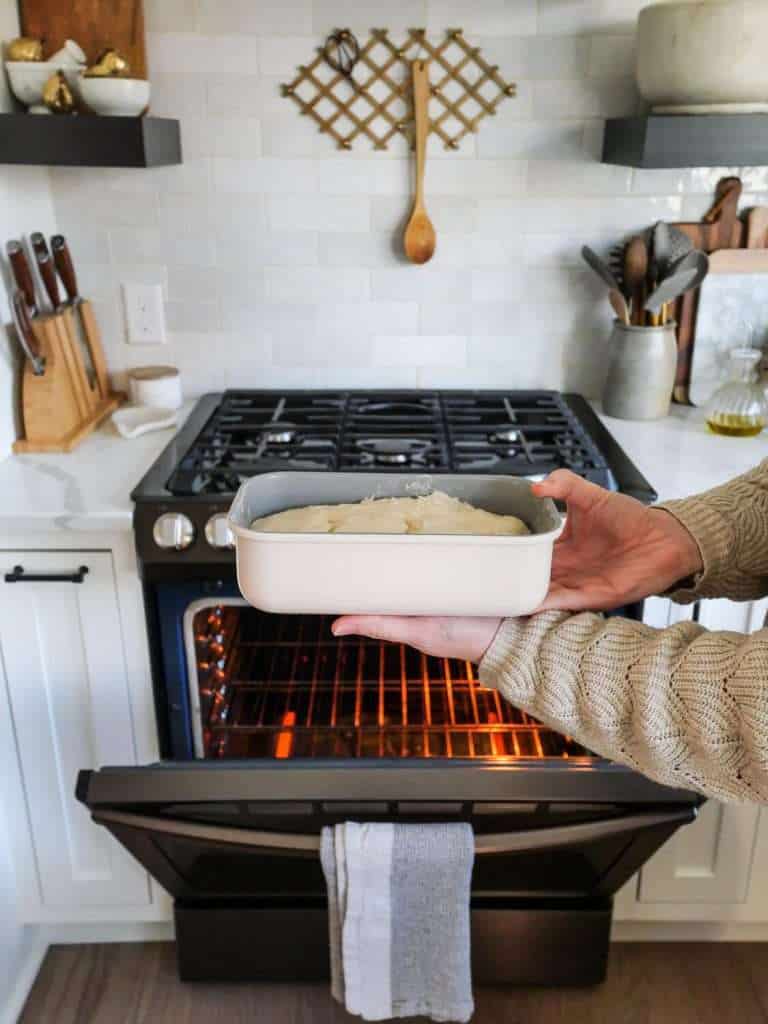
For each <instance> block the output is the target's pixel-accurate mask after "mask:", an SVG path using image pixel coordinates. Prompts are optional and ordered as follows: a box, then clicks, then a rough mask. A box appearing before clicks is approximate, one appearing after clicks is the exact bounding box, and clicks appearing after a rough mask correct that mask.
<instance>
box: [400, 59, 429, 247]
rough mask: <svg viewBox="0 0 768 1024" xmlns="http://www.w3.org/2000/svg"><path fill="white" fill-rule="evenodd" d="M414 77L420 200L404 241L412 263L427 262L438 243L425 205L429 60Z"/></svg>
mask: <svg viewBox="0 0 768 1024" xmlns="http://www.w3.org/2000/svg"><path fill="white" fill-rule="evenodd" d="M412 74H413V116H414V121H415V125H416V197H415V201H414V204H413V211H412V212H411V219H410V220H409V221H408V226H407V227H406V229H405V237H404V239H403V242H404V246H405V255H406V256H407V257H408V259H409V260H410V261H411V263H427V262H428V261H429V260H431V259H432V256H433V254H434V252H435V246H436V244H437V241H436V238H435V229H434V228H433V227H432V221H431V220H430V219H429V217H428V216H427V211H426V208H425V206H424V168H425V164H426V155H427V135H428V133H429V114H428V106H429V61H426V60H415V61H414V62H413V65H412Z"/></svg>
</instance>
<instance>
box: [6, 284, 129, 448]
mask: <svg viewBox="0 0 768 1024" xmlns="http://www.w3.org/2000/svg"><path fill="white" fill-rule="evenodd" d="M79 309H80V312H81V313H82V317H81V323H82V326H83V331H84V335H85V338H86V339H87V344H88V347H89V349H90V354H91V363H92V368H93V372H92V375H91V379H90V380H89V376H88V372H87V370H86V356H85V354H84V352H83V348H82V346H81V343H80V341H79V335H78V331H77V325H76V323H75V319H74V318H75V317H77V316H79V315H80V313H78V311H76V310H72V309H70V308H67V309H63V310H61V311H60V312H58V313H50V314H46V315H42V316H38V317H36V318H35V319H34V320H33V321H32V326H33V329H34V332H35V338H36V340H37V347H38V350H39V353H40V355H41V357H42V358H43V359H44V360H45V369H44V372H43V373H41V374H35V372H34V370H33V369H32V364H31V363H30V362H29V360H27V361H26V362H25V364H24V373H23V377H22V381H21V408H22V418H23V421H24V435H25V436H24V438H23V440H19V441H16V443H15V444H14V446H13V450H14V451H15V452H18V453H21V452H69V451H72V449H73V448H76V447H77V445H78V444H79V443H80V442H81V441H82V440H83V438H84V437H86V436H87V435H88V434H90V433H91V431H92V430H93V429H94V428H95V427H96V426H98V424H99V423H100V422H101V421H102V420H103V419H104V418H105V417H106V416H108V415H109V414H110V413H111V412H113V411H114V410H115V409H116V408H117V407H118V405H119V404H120V402H121V401H122V399H123V395H121V394H119V393H115V392H111V391H110V390H109V381H108V378H107V366H106V361H105V359H104V350H103V348H102V345H101V337H100V335H99V328H98V324H97V323H96V317H95V316H94V314H93V307H92V306H91V304H90V302H88V301H87V299H83V300H82V302H81V304H80V307H79Z"/></svg>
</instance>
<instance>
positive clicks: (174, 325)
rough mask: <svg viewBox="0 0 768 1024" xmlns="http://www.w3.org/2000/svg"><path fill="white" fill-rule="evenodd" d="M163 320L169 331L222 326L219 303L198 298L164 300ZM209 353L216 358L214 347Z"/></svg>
mask: <svg viewBox="0 0 768 1024" xmlns="http://www.w3.org/2000/svg"><path fill="white" fill-rule="evenodd" d="M165 322H166V326H167V327H168V330H169V331H204V332H207V331H219V330H221V329H222V327H223V323H222V317H221V303H220V302H219V301H218V300H213V301H211V300H208V301H205V300H200V299H194V300H184V301H183V302H180V301H175V302H166V304H165ZM211 354H212V355H215V356H216V358H218V354H216V349H215V347H212V349H211Z"/></svg>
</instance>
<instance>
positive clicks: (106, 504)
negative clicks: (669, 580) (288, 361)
mask: <svg viewBox="0 0 768 1024" xmlns="http://www.w3.org/2000/svg"><path fill="white" fill-rule="evenodd" d="M192 404H193V403H189V405H187V406H185V407H184V409H183V410H182V415H181V417H180V422H183V420H184V419H185V418H186V415H187V414H188V412H189V410H190V408H191V407H192ZM604 421H605V423H606V426H607V427H608V429H609V430H610V431H611V433H612V434H613V435H614V437H615V438H616V440H617V441H618V442H619V444H620V445H621V446H622V447H623V448H624V449H625V451H626V452H627V454H628V455H629V457H630V458H631V459H632V460H633V461H634V462H635V464H636V465H637V466H638V468H639V469H640V470H641V472H642V473H643V474H644V475H645V476H646V477H647V478H648V480H649V481H650V483H651V484H652V485H653V486H654V487H655V489H656V490H657V491H658V492H659V495H660V496H661V497H662V498H679V497H684V496H685V495H687V494H692V493H694V492H696V491H703V490H706V489H707V488H708V487H713V486H715V485H716V484H720V483H723V482H724V481H725V480H728V479H729V478H730V477H733V476H737V475H738V474H739V473H743V472H744V471H745V470H747V469H750V468H751V467H752V466H755V465H757V463H758V462H760V460H761V459H764V458H767V457H768V432H763V434H761V435H760V436H759V437H756V438H728V437H718V436H716V435H714V434H711V433H709V432H708V431H707V429H706V427H705V425H704V419H703V414H702V413H701V411H700V410H697V409H686V408H682V407H680V406H673V407H672V412H671V414H670V416H668V417H667V418H666V419H663V420H657V421H654V422H651V423H635V422H629V421H626V420H616V419H612V418H610V417H607V416H606V417H604ZM172 437H173V432H172V431H171V430H159V431H156V432H154V433H150V434H145V435H143V436H142V437H139V438H135V439H134V440H124V439H123V438H121V437H120V436H119V435H118V434H117V433H116V431H115V430H114V428H113V426H112V424H111V423H109V422H107V423H106V424H104V425H103V426H102V427H100V428H99V429H98V430H97V431H95V432H94V433H93V434H92V435H91V437H89V438H87V439H86V440H85V441H84V442H83V443H82V444H81V445H80V446H79V447H78V448H77V449H76V450H75V451H74V452H70V453H69V454H66V455H12V456H10V457H9V458H7V459H6V460H5V461H3V462H2V463H0V494H2V501H1V502H0V545H1V544H2V542H3V537H4V536H5V535H8V534H12V533H18V532H20V531H24V532H38V531H51V530H52V531H59V530H70V531H81V532H83V531H89V530H90V531H114V530H130V529H131V517H132V514H133V506H132V503H131V500H130V497H129V495H130V493H131V490H132V489H133V488H134V487H135V486H136V484H137V483H138V482H139V480H140V479H141V477H142V476H143V475H144V473H145V472H146V471H147V470H148V469H149V467H150V466H151V465H152V463H153V462H154V460H155V459H156V458H157V456H158V455H159V453H160V452H161V451H162V449H163V448H164V447H165V446H166V445H167V444H168V442H169V441H170V440H171V438H172Z"/></svg>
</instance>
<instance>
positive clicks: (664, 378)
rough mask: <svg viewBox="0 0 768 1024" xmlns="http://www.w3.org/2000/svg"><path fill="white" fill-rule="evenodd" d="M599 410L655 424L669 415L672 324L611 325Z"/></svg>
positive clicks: (673, 362) (674, 345)
mask: <svg viewBox="0 0 768 1024" xmlns="http://www.w3.org/2000/svg"><path fill="white" fill-rule="evenodd" d="M610 347H611V352H610V357H611V363H610V368H609V370H608V378H607V380H606V382H605V389H604V391H603V410H604V412H605V414H606V415H607V416H615V417H616V418H617V419H620V420H658V419H662V417H664V416H666V415H667V413H668V412H669V403H670V400H671V397H672V388H673V386H674V383H675V368H676V366H677V342H676V340H675V324H674V323H667V324H664V326H663V327H629V326H627V325H626V324H622V323H620V322H619V321H618V320H616V321H614V325H613V333H612V334H611V341H610Z"/></svg>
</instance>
